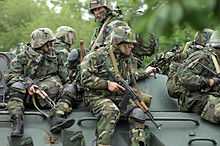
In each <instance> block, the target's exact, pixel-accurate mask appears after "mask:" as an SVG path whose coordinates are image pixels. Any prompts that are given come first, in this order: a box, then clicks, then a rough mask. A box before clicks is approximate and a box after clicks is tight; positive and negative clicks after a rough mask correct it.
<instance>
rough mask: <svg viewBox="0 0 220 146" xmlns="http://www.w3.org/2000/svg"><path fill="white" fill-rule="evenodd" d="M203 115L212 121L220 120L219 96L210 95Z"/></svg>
mask: <svg viewBox="0 0 220 146" xmlns="http://www.w3.org/2000/svg"><path fill="white" fill-rule="evenodd" d="M201 117H202V118H203V119H205V120H207V121H210V122H212V123H219V122H220V99H219V98H218V97H214V96H209V99H208V102H207V104H206V105H205V107H204V109H203V111H202V114H201Z"/></svg>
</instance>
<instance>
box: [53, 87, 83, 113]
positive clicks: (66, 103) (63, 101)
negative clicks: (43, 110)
mask: <svg viewBox="0 0 220 146" xmlns="http://www.w3.org/2000/svg"><path fill="white" fill-rule="evenodd" d="M79 98H80V96H79V95H78V89H77V85H76V84H75V83H72V84H65V85H64V89H63V92H62V94H61V98H60V100H59V101H58V102H57V104H56V109H55V112H56V114H60V115H67V114H69V113H70V112H71V111H72V106H73V105H74V102H79V101H80V100H81V99H79Z"/></svg>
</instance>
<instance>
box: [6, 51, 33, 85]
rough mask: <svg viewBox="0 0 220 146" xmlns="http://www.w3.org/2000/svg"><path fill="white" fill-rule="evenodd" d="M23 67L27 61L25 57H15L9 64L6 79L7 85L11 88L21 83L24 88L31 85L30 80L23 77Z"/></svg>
mask: <svg viewBox="0 0 220 146" xmlns="http://www.w3.org/2000/svg"><path fill="white" fill-rule="evenodd" d="M25 65H26V67H27V66H28V60H27V58H26V57H25V55H18V56H16V57H15V58H14V59H13V60H12V61H11V64H10V71H9V75H8V79H7V85H8V86H11V85H12V84H14V83H16V82H20V83H22V84H23V85H24V86H25V88H28V87H29V86H30V85H32V84H33V81H32V79H31V78H29V77H27V76H25V75H24V72H25Z"/></svg>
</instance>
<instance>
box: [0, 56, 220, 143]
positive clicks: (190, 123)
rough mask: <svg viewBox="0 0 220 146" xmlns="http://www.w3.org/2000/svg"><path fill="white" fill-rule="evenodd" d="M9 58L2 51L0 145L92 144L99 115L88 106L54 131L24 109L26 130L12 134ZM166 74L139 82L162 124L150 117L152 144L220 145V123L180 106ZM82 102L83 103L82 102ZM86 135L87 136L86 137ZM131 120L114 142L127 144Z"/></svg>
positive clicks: (39, 116)
mask: <svg viewBox="0 0 220 146" xmlns="http://www.w3.org/2000/svg"><path fill="white" fill-rule="evenodd" d="M9 63H10V58H9V57H8V55H7V53H3V52H2V53H0V70H1V72H0V79H1V80H0V99H1V103H0V106H1V111H0V141H1V144H0V146H80V145H85V146H91V145H92V144H93V142H94V140H95V128H96V118H95V117H94V116H93V115H92V114H91V113H90V112H89V111H88V109H87V108H86V107H85V106H83V105H79V106H78V107H76V108H75V109H74V110H73V113H72V114H71V115H70V117H72V118H73V119H75V124H74V125H73V126H72V127H70V128H68V129H66V130H63V131H62V132H61V134H59V135H53V134H51V133H50V132H49V125H48V122H47V121H46V119H45V117H44V115H42V114H41V113H40V112H38V111H36V110H33V109H31V110H26V111H25V131H24V137H22V138H11V137H10V136H9V135H10V132H11V121H10V117H9V114H8V111H7V109H6V108H5V107H6V103H7V99H8V97H7V94H6V91H7V87H6V85H5V82H4V81H5V80H4V79H5V77H6V75H7V72H8V68H9ZM166 80H167V77H166V76H164V75H160V74H157V75H156V79H148V80H146V81H145V80H143V81H140V82H138V86H139V88H140V89H142V91H143V92H146V89H147V90H148V93H150V94H151V95H152V96H153V100H152V103H151V107H150V112H151V113H152V115H153V116H154V120H155V122H156V123H157V124H161V126H160V128H156V127H155V125H154V124H153V123H152V121H151V119H150V118H149V119H148V120H147V122H146V125H149V128H150V129H151V132H152V133H151V141H150V143H151V144H150V145H151V146H190V145H192V146H213V145H214V146H217V145H220V132H219V131H220V126H219V125H215V124H211V123H209V122H206V121H204V120H202V119H201V118H200V117H199V116H198V115H197V114H194V113H183V112H180V111H179V110H178V107H177V101H176V100H175V99H173V98H170V97H169V95H168V93H167V88H166ZM79 104H80V103H79ZM83 139H84V140H83ZM128 141H129V138H128V124H127V122H126V121H123V120H121V121H120V122H119V123H118V125H117V128H116V132H115V134H114V137H113V146H128V145H129V144H128Z"/></svg>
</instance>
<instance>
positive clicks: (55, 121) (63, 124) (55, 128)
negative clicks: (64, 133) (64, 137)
mask: <svg viewBox="0 0 220 146" xmlns="http://www.w3.org/2000/svg"><path fill="white" fill-rule="evenodd" d="M74 123H75V120H74V119H65V118H63V117H61V116H58V115H54V116H52V117H51V118H50V119H49V124H50V132H51V133H54V134H55V133H59V132H60V131H61V130H63V129H66V128H69V127H71V126H72V125H73V124H74Z"/></svg>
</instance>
